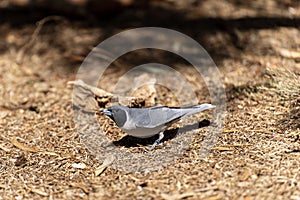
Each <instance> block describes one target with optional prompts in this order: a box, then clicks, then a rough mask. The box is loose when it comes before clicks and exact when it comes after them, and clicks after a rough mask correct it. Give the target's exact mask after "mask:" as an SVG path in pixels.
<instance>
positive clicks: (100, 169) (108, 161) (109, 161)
mask: <svg viewBox="0 0 300 200" xmlns="http://www.w3.org/2000/svg"><path fill="white" fill-rule="evenodd" d="M114 160H115V157H114V156H113V155H110V156H108V157H106V159H105V160H104V162H103V164H102V165H101V166H100V167H98V168H97V169H96V170H95V172H94V173H95V176H99V175H100V174H102V172H103V171H104V170H105V169H106V168H107V167H108V166H109V165H111V164H112V163H113V162H114Z"/></svg>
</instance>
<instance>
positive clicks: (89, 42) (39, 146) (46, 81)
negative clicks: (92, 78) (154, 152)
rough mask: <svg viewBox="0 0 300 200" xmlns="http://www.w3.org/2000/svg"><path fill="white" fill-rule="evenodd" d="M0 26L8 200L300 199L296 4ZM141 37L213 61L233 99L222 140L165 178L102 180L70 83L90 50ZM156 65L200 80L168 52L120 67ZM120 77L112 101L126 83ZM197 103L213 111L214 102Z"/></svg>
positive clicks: (0, 156)
mask: <svg viewBox="0 0 300 200" xmlns="http://www.w3.org/2000/svg"><path fill="white" fill-rule="evenodd" d="M193 2H194V3H193ZM195 2H196V3H195ZM262 2H263V3H262ZM2 11H3V10H2ZM0 15H1V18H2V20H0V21H1V24H0V30H1V31H0V77H1V78H0V82H1V84H0V174H1V176H0V199H207V200H208V199H209V200H215V199H245V200H246V199H247V200H248V199H295V200H296V199H300V184H299V183H300V170H299V167H300V132H299V129H300V126H299V124H300V123H299V122H300V119H299V116H300V114H299V113H300V111H299V110H300V106H299V104H300V98H299V94H300V5H299V2H298V1H297V0H295V1H293V0H285V1H274V0H266V1H253V2H252V1H251V2H250V1H249V2H248V3H245V2H244V1H237V0H236V1H235V0H227V1H221V0H216V1H199V2H198V3H197V1H171V0H169V1H152V3H151V4H150V5H149V7H148V8H145V9H142V10H136V9H128V10H125V11H123V12H122V13H119V14H118V15H116V16H110V17H109V18H102V17H99V18H98V19H96V18H95V19H91V18H89V19H76V20H75V19H73V18H72V19H68V18H69V16H67V17H48V18H46V20H45V19H44V22H45V23H44V24H43V25H42V26H39V27H38V28H37V26H36V25H37V24H36V22H37V21H39V20H41V19H42V18H45V17H47V15H46V16H45V13H43V12H42V13H37V14H36V15H34V14H32V15H30V17H29V16H28V13H27V14H26V13H25V14H23V15H22V11H12V12H11V13H9V12H5V16H4V14H3V13H1V12H0ZM3 19H5V20H3ZM143 26H158V27H166V28H171V29H175V30H178V31H181V32H182V33H184V34H187V35H189V36H191V37H192V38H194V39H195V40H197V41H198V42H199V43H200V44H202V45H203V46H204V47H205V49H206V50H207V51H208V52H209V53H210V55H211V56H212V58H213V59H214V61H215V62H216V64H217V66H218V68H219V70H220V71H221V73H222V77H223V80H224V86H225V89H226V94H227V102H226V104H227V114H226V120H225V123H224V127H223V131H222V133H221V134H220V136H219V138H218V141H217V143H216V144H215V146H214V148H213V149H212V150H211V151H210V152H209V153H208V154H207V155H206V156H205V157H201V156H199V155H198V154H197V150H198V149H199V148H201V141H202V140H203V139H204V137H205V134H206V133H207V129H206V128H207V127H203V128H200V129H198V130H197V131H196V132H197V133H196V137H195V138H194V140H193V142H192V144H191V145H190V147H189V148H188V149H187V151H186V152H185V154H184V156H183V157H181V158H180V159H178V160H177V161H176V162H174V163H172V164H170V165H168V166H166V167H165V168H163V169H162V170H159V171H153V172H150V173H148V174H144V175H142V174H134V173H126V172H124V171H118V170H115V169H112V168H109V167H108V168H107V169H105V170H104V171H103V172H102V173H101V174H100V175H97V176H96V175H95V171H96V170H97V169H98V168H99V166H101V164H102V162H100V161H98V160H97V159H96V158H95V155H93V154H91V153H90V152H88V151H87V149H86V147H85V145H84V144H83V142H82V141H81V140H80V137H79V135H78V133H77V131H76V129H75V124H74V121H73V110H72V87H70V86H69V87H67V83H68V81H73V80H75V75H76V71H77V69H78V67H79V66H80V63H81V62H82V59H83V58H84V56H86V55H87V53H88V52H89V51H90V50H91V49H92V47H93V46H95V45H97V44H98V43H99V42H101V41H102V40H104V39H105V38H107V37H109V36H111V35H113V34H114V33H118V32H120V31H122V30H125V29H129V28H133V27H143ZM148 53H149V52H148ZM150 53H152V52H150ZM152 55H154V56H156V57H157V59H158V61H161V62H166V63H168V64H170V63H171V64H172V65H173V66H174V67H175V68H176V69H177V70H178V71H180V72H181V73H183V74H185V75H186V76H187V77H188V79H189V80H190V81H191V83H192V84H194V85H197V82H198V80H197V79H196V78H193V74H194V73H193V70H192V68H191V67H190V66H189V65H188V64H187V63H186V62H183V61H182V60H178V59H176V57H174V56H171V55H170V56H166V55H165V54H164V52H157V53H153V54H151V55H147V51H145V52H138V53H137V54H135V55H127V56H125V57H124V58H123V60H122V62H120V63H124V66H125V65H126V62H129V63H130V64H141V63H144V62H145V61H149V58H151V56H152ZM139 57H140V58H139ZM142 58H145V59H142ZM136 60H137V61H136ZM166 60H167V61H166ZM117 67H119V68H120V65H118V66H117ZM117 67H115V68H114V66H113V67H112V70H111V73H108V74H107V75H106V78H107V80H106V81H103V83H102V84H101V87H102V88H103V89H107V90H109V88H110V87H111V82H110V80H111V81H113V80H116V79H117V78H118V76H119V74H118V70H116V69H118V68H117ZM121 68H122V67H121ZM122 69H123V70H124V69H126V68H125V67H123V68H122ZM114 72H115V73H114ZM196 94H197V95H198V98H199V101H200V102H204V101H209V97H208V96H207V95H208V93H207V92H205V91H202V90H198V91H197V90H196ZM161 99H163V98H161ZM161 103H164V102H161ZM166 103H170V104H172V102H166ZM208 119H209V118H208ZM114 130H115V129H114ZM186 134H188V133H186ZM171 141H172V139H170V140H167V141H165V143H168V142H171ZM147 145H148V144H147ZM138 147H139V148H140V145H139V146H138ZM121 148H127V149H128V148H129V149H134V148H137V147H136V146H129V147H128V146H126V145H123V146H122V147H121ZM160 148H163V147H160Z"/></svg>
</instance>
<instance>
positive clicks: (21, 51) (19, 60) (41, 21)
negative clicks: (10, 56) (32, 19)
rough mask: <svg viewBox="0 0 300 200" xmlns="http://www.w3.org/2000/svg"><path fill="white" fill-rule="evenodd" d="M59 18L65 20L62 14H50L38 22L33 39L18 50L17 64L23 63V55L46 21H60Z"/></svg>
mask: <svg viewBox="0 0 300 200" xmlns="http://www.w3.org/2000/svg"><path fill="white" fill-rule="evenodd" d="M59 20H65V18H63V17H61V16H48V17H45V18H43V19H42V20H40V21H38V22H37V27H36V29H35V30H34V32H33V34H32V35H31V39H30V41H29V42H28V43H26V44H25V45H24V46H23V47H22V48H21V49H20V50H19V52H18V54H17V58H16V63H17V64H21V63H22V61H23V57H24V52H25V51H27V50H28V49H29V48H30V47H31V46H32V45H33V44H34V42H35V40H36V38H37V36H38V34H39V33H40V31H41V30H42V28H43V26H44V24H45V23H47V22H49V21H59Z"/></svg>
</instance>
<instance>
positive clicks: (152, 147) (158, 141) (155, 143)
mask: <svg viewBox="0 0 300 200" xmlns="http://www.w3.org/2000/svg"><path fill="white" fill-rule="evenodd" d="M163 138H164V132H163V131H162V132H160V133H159V137H158V139H157V140H155V142H154V143H153V144H152V146H151V147H150V148H149V150H150V151H151V150H153V149H154V148H155V147H156V145H158V144H159V143H160V141H161V140H162V139H163Z"/></svg>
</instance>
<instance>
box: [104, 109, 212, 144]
mask: <svg viewBox="0 0 300 200" xmlns="http://www.w3.org/2000/svg"><path fill="white" fill-rule="evenodd" d="M214 107H215V106H214V105H211V104H201V105H194V106H187V107H167V106H154V107H149V108H129V107H127V106H120V105H118V106H111V107H108V108H106V109H104V110H101V111H100V112H102V113H104V114H105V115H107V116H108V117H110V118H111V119H112V120H113V121H114V122H115V123H116V125H117V126H118V127H119V128H121V129H122V130H123V131H124V132H125V133H127V134H128V135H131V136H134V137H138V138H149V137H151V136H153V135H156V134H159V138H158V139H157V140H156V141H155V142H154V143H153V145H152V146H151V147H150V150H152V149H154V148H155V146H156V145H157V144H159V143H160V141H161V140H162V139H163V137H164V134H163V132H164V131H165V130H166V128H167V127H168V126H170V125H171V124H172V123H174V122H176V121H178V120H180V119H182V118H183V117H186V116H188V115H192V114H195V113H199V112H201V111H204V110H207V109H211V108H214Z"/></svg>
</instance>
